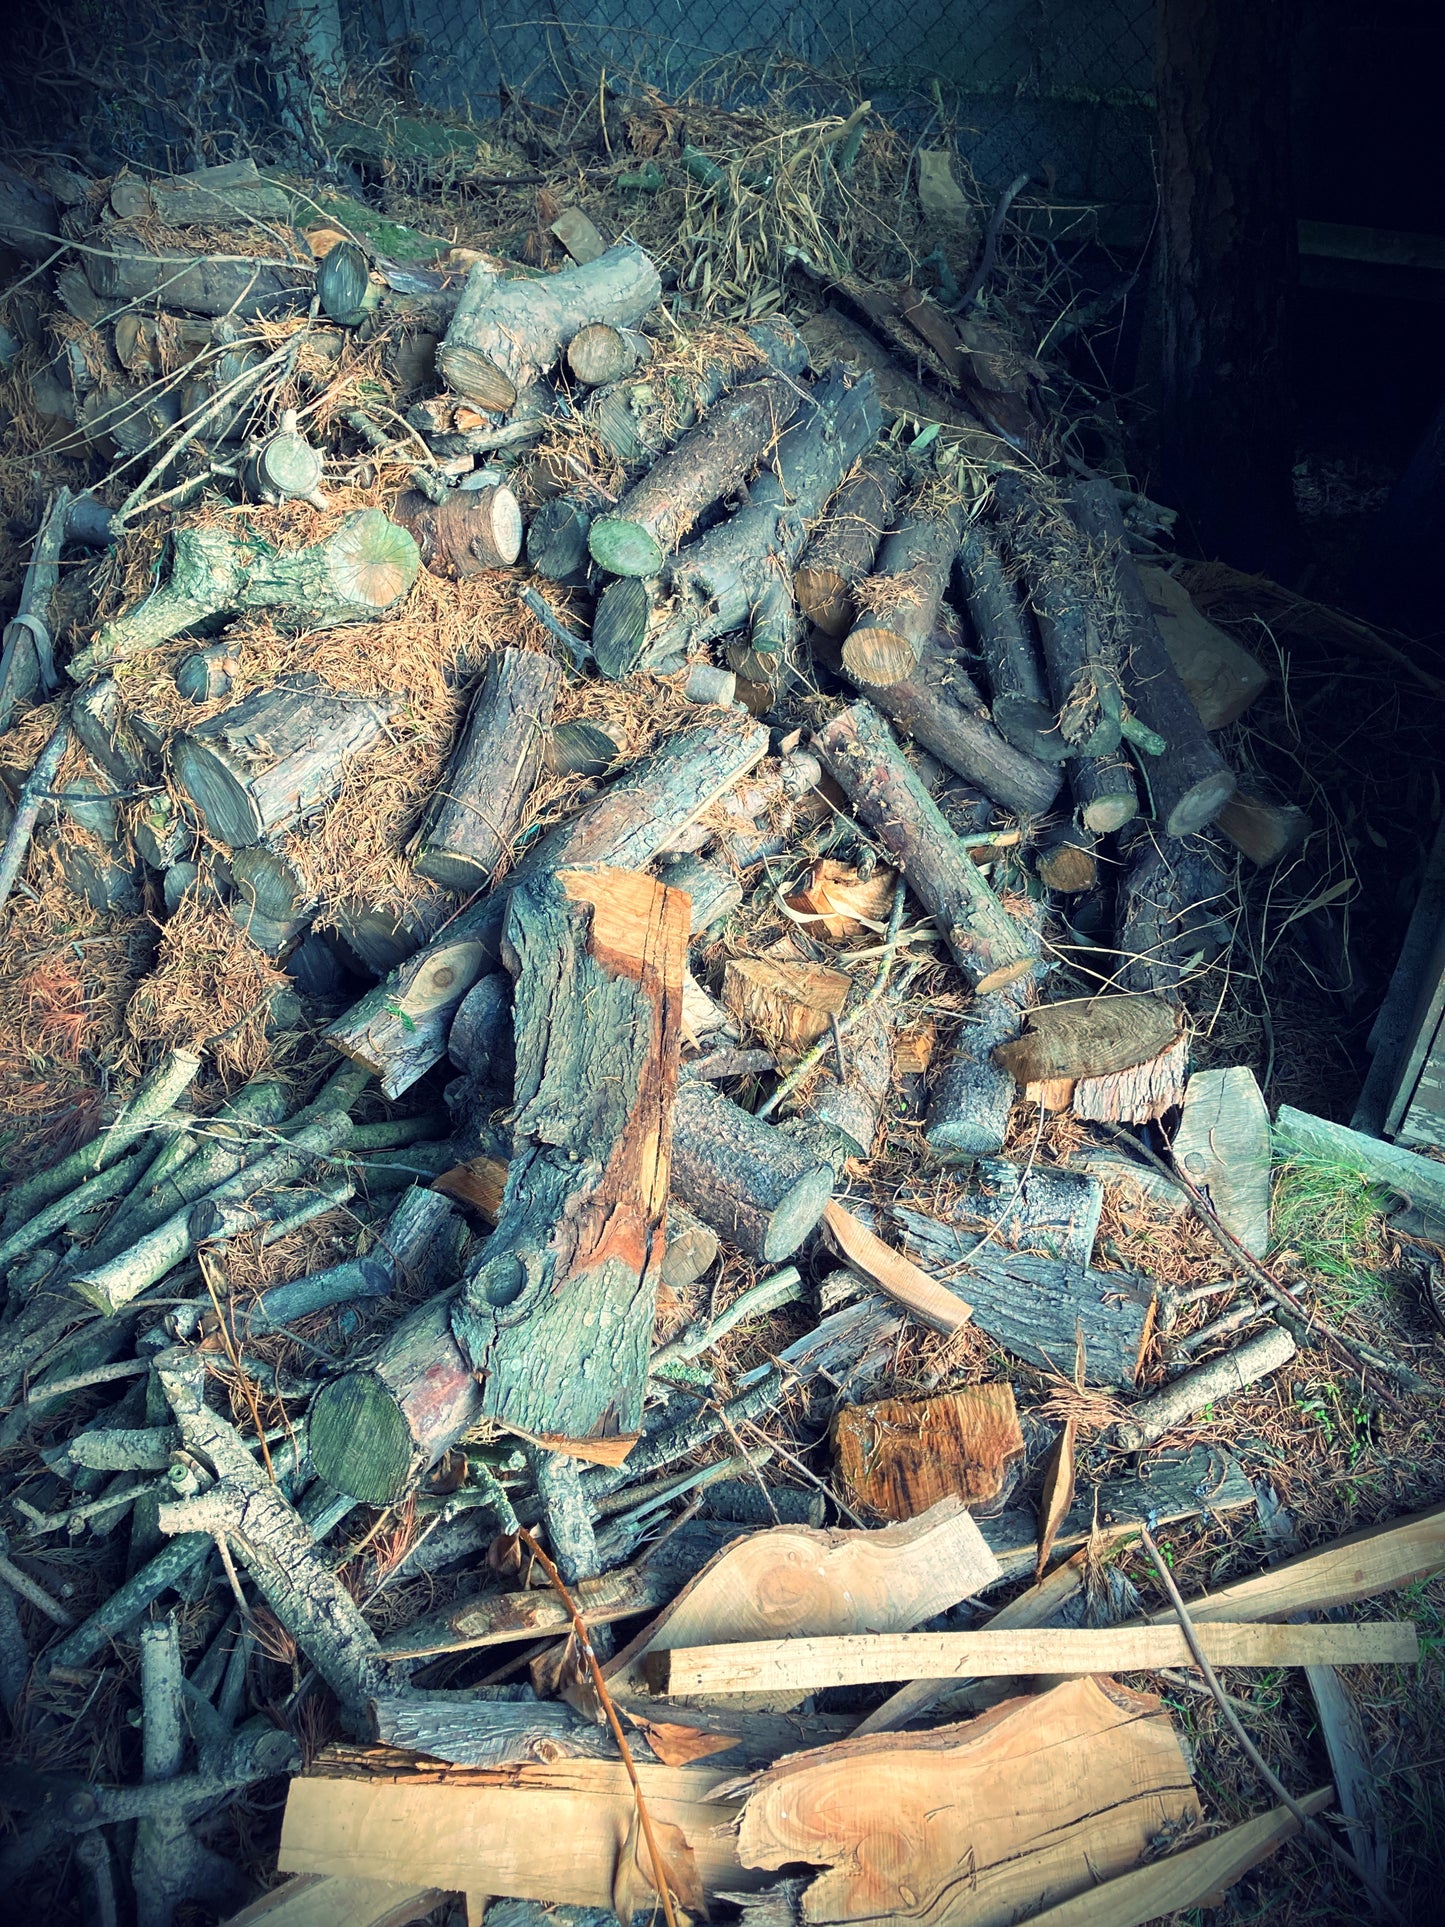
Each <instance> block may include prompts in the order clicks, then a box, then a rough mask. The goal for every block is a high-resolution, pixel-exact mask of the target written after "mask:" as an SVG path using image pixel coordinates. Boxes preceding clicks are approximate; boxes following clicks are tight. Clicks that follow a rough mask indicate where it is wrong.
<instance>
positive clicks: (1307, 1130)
mask: <svg viewBox="0 0 1445 1927" xmlns="http://www.w3.org/2000/svg"><path fill="white" fill-rule="evenodd" d="M1273 1136H1274V1149H1275V1155H1276V1157H1278V1156H1280V1155H1281V1154H1286V1155H1287V1154H1288V1153H1290V1152H1297V1153H1301V1154H1303V1155H1304V1156H1305V1157H1311V1158H1322V1159H1325V1160H1327V1161H1328V1162H1330V1163H1332V1164H1343V1165H1345V1166H1347V1167H1348V1168H1349V1169H1350V1170H1352V1171H1356V1172H1358V1173H1359V1175H1360V1176H1361V1177H1364V1178H1368V1179H1370V1181H1371V1182H1372V1183H1374V1184H1382V1185H1385V1186H1386V1187H1387V1188H1388V1189H1389V1190H1391V1191H1397V1192H1398V1193H1399V1194H1400V1196H1401V1197H1402V1198H1403V1199H1404V1200H1405V1202H1406V1203H1407V1204H1413V1205H1414V1206H1415V1208H1416V1209H1417V1210H1419V1211H1425V1212H1430V1213H1434V1214H1435V1215H1436V1216H1437V1217H1438V1216H1440V1215H1441V1214H1442V1213H1445V1164H1439V1163H1437V1162H1436V1161H1435V1159H1434V1158H1422V1157H1421V1156H1420V1155H1419V1153H1418V1152H1415V1151H1406V1150H1404V1149H1403V1148H1402V1147H1401V1146H1400V1145H1398V1144H1387V1143H1386V1142H1385V1140H1384V1139H1383V1138H1376V1137H1367V1136H1366V1134H1365V1133H1364V1132H1363V1131H1352V1130H1350V1128H1349V1127H1348V1125H1345V1124H1332V1123H1331V1122H1330V1121H1329V1120H1328V1119H1327V1118H1323V1117H1311V1115H1310V1114H1309V1112H1308V1111H1297V1110H1296V1109H1295V1107H1294V1106H1293V1104H1281V1105H1280V1107H1279V1110H1278V1111H1277V1112H1276V1113H1275V1120H1274V1133H1273Z"/></svg>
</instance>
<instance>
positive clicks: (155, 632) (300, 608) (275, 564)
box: [68, 509, 421, 682]
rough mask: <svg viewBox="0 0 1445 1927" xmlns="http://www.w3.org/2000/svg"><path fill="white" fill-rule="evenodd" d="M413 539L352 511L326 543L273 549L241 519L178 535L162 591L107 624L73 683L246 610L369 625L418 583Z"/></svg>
mask: <svg viewBox="0 0 1445 1927" xmlns="http://www.w3.org/2000/svg"><path fill="white" fill-rule="evenodd" d="M420 568H421V556H420V554H419V553H418V551H417V546H416V543H415V541H414V540H413V539H412V537H411V536H410V535H409V534H408V533H407V531H406V530H405V529H403V528H398V527H397V525H396V523H395V522H390V521H388V520H387V518H386V517H385V516H384V515H383V514H382V513H381V510H380V509H358V510H357V511H356V512H355V513H354V514H351V515H348V516H346V517H345V519H344V520H343V521H342V523H341V525H340V526H339V527H338V528H337V529H336V530H335V531H334V532H333V533H332V534H331V535H329V536H327V537H326V539H325V540H324V541H321V542H313V543H311V544H310V545H309V546H308V547H306V548H302V549H288V550H278V549H276V548H275V547H273V546H272V544H271V543H269V542H267V541H266V540H265V539H264V538H263V537H262V536H260V535H258V534H257V533H256V532H255V531H254V530H252V529H250V528H249V527H248V526H247V525H246V524H245V523H244V522H229V523H217V524H214V525H213V526H210V527H202V528H185V529H177V531H176V532H175V534H174V536H173V537H172V539H171V569H170V577H169V579H168V581H167V582H166V585H165V587H164V588H162V589H158V590H156V592H155V593H154V594H153V595H149V596H147V597H146V599H145V601H144V602H140V603H137V604H136V605H135V607H134V608H132V609H128V610H127V611H126V612H125V614H124V615H120V616H117V617H115V618H114V620H112V621H110V622H107V623H105V624H104V625H103V626H102V628H101V630H100V633H99V634H98V635H97V637H96V639H95V641H94V642H93V643H92V644H91V646H90V647H89V648H88V649H82V650H81V651H80V652H79V653H78V654H77V655H75V656H73V657H72V658H71V660H70V663H69V665H68V667H69V672H70V675H71V677H72V678H73V679H74V680H75V681H76V682H85V681H87V680H88V679H89V678H90V677H91V676H93V675H94V674H95V672H96V671H97V670H98V669H103V668H105V667H107V666H108V665H109V664H110V663H113V662H118V661H121V660H123V659H124V658H125V657H128V656H134V655H138V654H139V653H140V651H141V650H143V649H150V648H153V647H154V646H155V645H156V644H157V643H160V642H167V641H169V639H170V638H171V637H172V636H178V635H181V634H183V633H184V632H185V631H186V630H187V629H194V628H195V627H196V626H197V625H198V624H200V623H209V622H212V621H214V620H216V619H218V618H221V617H225V616H235V615H240V614H241V613H242V612H243V611H245V610H249V609H276V610H278V611H281V612H283V615H284V614H289V615H290V617H291V618H292V619H293V620H297V621H299V622H301V623H302V624H303V625H304V626H305V627H306V628H308V629H330V628H334V627H335V626H336V625H337V624H338V623H342V622H366V621H372V620H374V619H375V618H376V617H377V616H379V615H383V614H385V612H386V611H387V610H388V609H390V608H393V607H394V606H395V605H396V604H397V603H398V602H400V601H401V599H402V597H403V596H404V595H406V593H407V592H408V590H409V589H410V588H411V586H412V584H413V583H414V582H415V581H416V578H417V571H418V570H419V569H420Z"/></svg>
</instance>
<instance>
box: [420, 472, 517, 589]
mask: <svg viewBox="0 0 1445 1927" xmlns="http://www.w3.org/2000/svg"><path fill="white" fill-rule="evenodd" d="M395 514H396V519H397V521H398V522H399V523H400V524H401V526H402V527H403V528H404V529H407V530H409V531H410V533H411V534H412V536H413V537H414V538H415V540H416V545H417V548H418V550H419V552H420V554H421V559H422V563H423V566H424V567H426V568H428V569H430V570H431V572H432V574H433V575H439V576H442V577H443V578H445V580H447V581H449V582H456V581H460V580H464V579H465V578H466V577H467V576H471V575H481V574H483V573H484V572H485V571H486V570H487V569H510V568H511V566H512V564H513V563H514V562H515V561H516V559H517V557H518V556H519V555H520V554H521V553H522V510H521V507H520V505H519V504H518V501H517V498H516V496H515V495H513V493H512V491H511V490H510V489H509V488H508V487H507V486H506V485H505V483H499V484H498V485H497V486H496V487H495V488H454V489H448V490H447V493H446V495H445V496H444V497H443V498H442V500H441V501H440V502H433V501H431V500H430V498H429V497H427V496H425V495H423V494H422V492H421V490H420V489H408V490H407V491H406V492H405V494H404V495H402V496H401V497H400V499H399V500H398V502H397V504H396V509H395Z"/></svg>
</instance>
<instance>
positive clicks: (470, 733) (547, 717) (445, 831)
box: [412, 649, 563, 893]
mask: <svg viewBox="0 0 1445 1927" xmlns="http://www.w3.org/2000/svg"><path fill="white" fill-rule="evenodd" d="M562 681H563V674H562V666H561V664H560V663H558V662H556V661H554V660H553V658H552V657H551V656H543V655H538V654H535V653H534V652H532V651H531V650H525V649H499V650H497V651H496V653H495V654H494V655H493V656H492V658H491V660H490V661H489V662H488V664H487V673H486V675H485V676H484V678H483V679H482V684H481V687H480V689H479V690H478V691H477V694H476V696H475V697H474V698H473V700H472V706H471V710H470V712H469V714H468V716H467V721H466V727H465V728H464V729H463V731H462V735H461V740H460V741H459V743H458V744H457V747H456V749H455V751H454V752H453V754H452V758H451V761H450V762H449V763H448V764H447V769H446V774H445V775H444V776H443V778H442V781H441V787H440V789H439V790H438V791H437V793H436V795H435V797H434V798H433V799H432V802H431V804H430V805H429V807H428V809H427V813H426V815H425V816H424V817H423V818H422V822H421V827H420V829H418V831H417V833H416V838H415V841H414V842H413V844H412V861H413V863H414V865H415V867H416V869H417V870H418V872H419V873H420V874H421V875H422V876H424V877H431V878H432V879H433V881H435V882H437V883H440V884H442V885H443V886H444V887H445V888H446V889H448V890H456V891H459V892H462V893H465V892H467V891H471V890H478V889H485V888H486V887H487V886H488V885H489V884H490V883H491V881H492V879H493V877H494V876H495V875H496V873H497V871H498V869H499V868H500V866H501V864H502V863H503V861H504V860H505V858H506V856H507V853H508V851H509V850H510V849H511V846H512V839H513V837H514V836H515V835H516V834H517V831H518V829H519V828H520V826H521V822H522V817H523V814H524V812H525V810H526V808H527V804H528V802H529V801H530V800H531V795H532V791H533V790H534V789H535V788H536V785H537V778H538V777H539V776H540V775H541V772H542V753H543V750H544V748H545V747H546V739H547V730H548V728H549V727H550V725H551V721H552V708H553V705H554V703H555V702H556V700H557V691H558V690H559V689H560V688H561V686H562Z"/></svg>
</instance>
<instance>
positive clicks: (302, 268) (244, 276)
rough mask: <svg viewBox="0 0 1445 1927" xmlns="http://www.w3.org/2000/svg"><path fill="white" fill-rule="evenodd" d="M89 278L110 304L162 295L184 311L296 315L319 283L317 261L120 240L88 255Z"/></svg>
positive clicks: (240, 316)
mask: <svg viewBox="0 0 1445 1927" xmlns="http://www.w3.org/2000/svg"><path fill="white" fill-rule="evenodd" d="M85 278H86V280H87V281H89V283H90V285H91V287H92V288H93V289H94V291H95V293H96V294H97V295H99V296H100V298H101V300H102V301H104V302H106V303H107V304H108V305H111V306H114V305H116V304H118V303H120V302H127V301H150V300H152V299H157V298H158V299H159V300H160V301H161V303H162V305H163V306H165V307H167V308H179V309H180V310H181V312H182V313H183V314H209V315H230V316H233V317H234V318H235V319H237V320H239V321H249V320H252V319H254V318H255V317H256V316H258V315H265V316H271V317H274V316H278V315H286V314H295V313H298V312H299V311H301V310H303V309H304V308H305V307H306V305H307V303H308V302H309V301H310V299H311V297H312V294H313V293H314V292H315V287H316V264H315V262H314V261H301V260H295V261H276V260H267V259H265V258H262V257H260V256H255V255H239V254H203V253H188V252H183V251H181V250H178V249H175V248H152V247H147V246H146V245H145V243H144V242H141V241H130V240H125V241H116V242H115V243H114V244H113V245H112V246H111V247H109V248H105V249H101V248H92V249H90V250H89V251H88V252H87V253H86V256H85Z"/></svg>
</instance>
